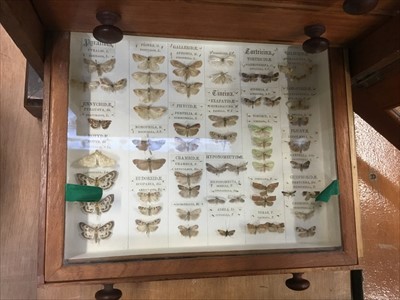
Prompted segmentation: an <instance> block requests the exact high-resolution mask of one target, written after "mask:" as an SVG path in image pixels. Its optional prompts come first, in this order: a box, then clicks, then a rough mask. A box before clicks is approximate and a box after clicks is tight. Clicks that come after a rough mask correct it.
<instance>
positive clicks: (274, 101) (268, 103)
mask: <svg viewBox="0 0 400 300" xmlns="http://www.w3.org/2000/svg"><path fill="white" fill-rule="evenodd" d="M263 98H264V101H265V105H266V106H272V107H274V106H275V105H279V102H280V101H281V97H278V98H275V99H272V98H268V97H263Z"/></svg>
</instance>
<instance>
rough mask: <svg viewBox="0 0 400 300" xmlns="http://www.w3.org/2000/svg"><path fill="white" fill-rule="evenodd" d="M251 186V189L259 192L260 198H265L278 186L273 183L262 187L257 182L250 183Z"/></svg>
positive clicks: (276, 183)
mask: <svg viewBox="0 0 400 300" xmlns="http://www.w3.org/2000/svg"><path fill="white" fill-rule="evenodd" d="M251 185H252V187H253V188H255V189H257V190H260V191H261V192H260V195H261V196H267V195H268V194H269V193H273V192H274V191H275V189H276V188H277V187H278V186H279V182H273V183H270V184H268V185H264V184H261V183H258V182H252V183H251Z"/></svg>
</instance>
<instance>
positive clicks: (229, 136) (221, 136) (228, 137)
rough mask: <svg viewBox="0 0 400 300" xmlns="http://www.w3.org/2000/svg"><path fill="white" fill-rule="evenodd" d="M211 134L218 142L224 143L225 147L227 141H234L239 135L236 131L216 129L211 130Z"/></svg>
mask: <svg viewBox="0 0 400 300" xmlns="http://www.w3.org/2000/svg"><path fill="white" fill-rule="evenodd" d="M209 134H210V136H211V138H212V139H213V140H214V141H215V142H216V143H223V144H224V148H225V145H226V143H234V142H235V141H236V137H237V133H236V132H228V133H218V132H215V131H210V132H209Z"/></svg>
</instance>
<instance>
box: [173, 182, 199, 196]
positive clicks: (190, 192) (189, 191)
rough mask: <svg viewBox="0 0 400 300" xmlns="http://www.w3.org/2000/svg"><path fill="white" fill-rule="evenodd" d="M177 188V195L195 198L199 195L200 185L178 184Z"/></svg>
mask: <svg viewBox="0 0 400 300" xmlns="http://www.w3.org/2000/svg"><path fill="white" fill-rule="evenodd" d="M178 189H179V195H181V196H182V197H183V198H195V197H197V196H198V195H199V191H200V185H196V186H193V187H188V186H184V185H181V184H178Z"/></svg>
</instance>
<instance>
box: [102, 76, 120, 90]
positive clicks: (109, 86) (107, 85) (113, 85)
mask: <svg viewBox="0 0 400 300" xmlns="http://www.w3.org/2000/svg"><path fill="white" fill-rule="evenodd" d="M99 80H100V87H101V88H102V90H104V91H106V92H115V91H119V90H122V89H124V88H125V87H126V78H123V79H120V80H118V81H116V82H112V81H111V80H110V79H108V78H99Z"/></svg>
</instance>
